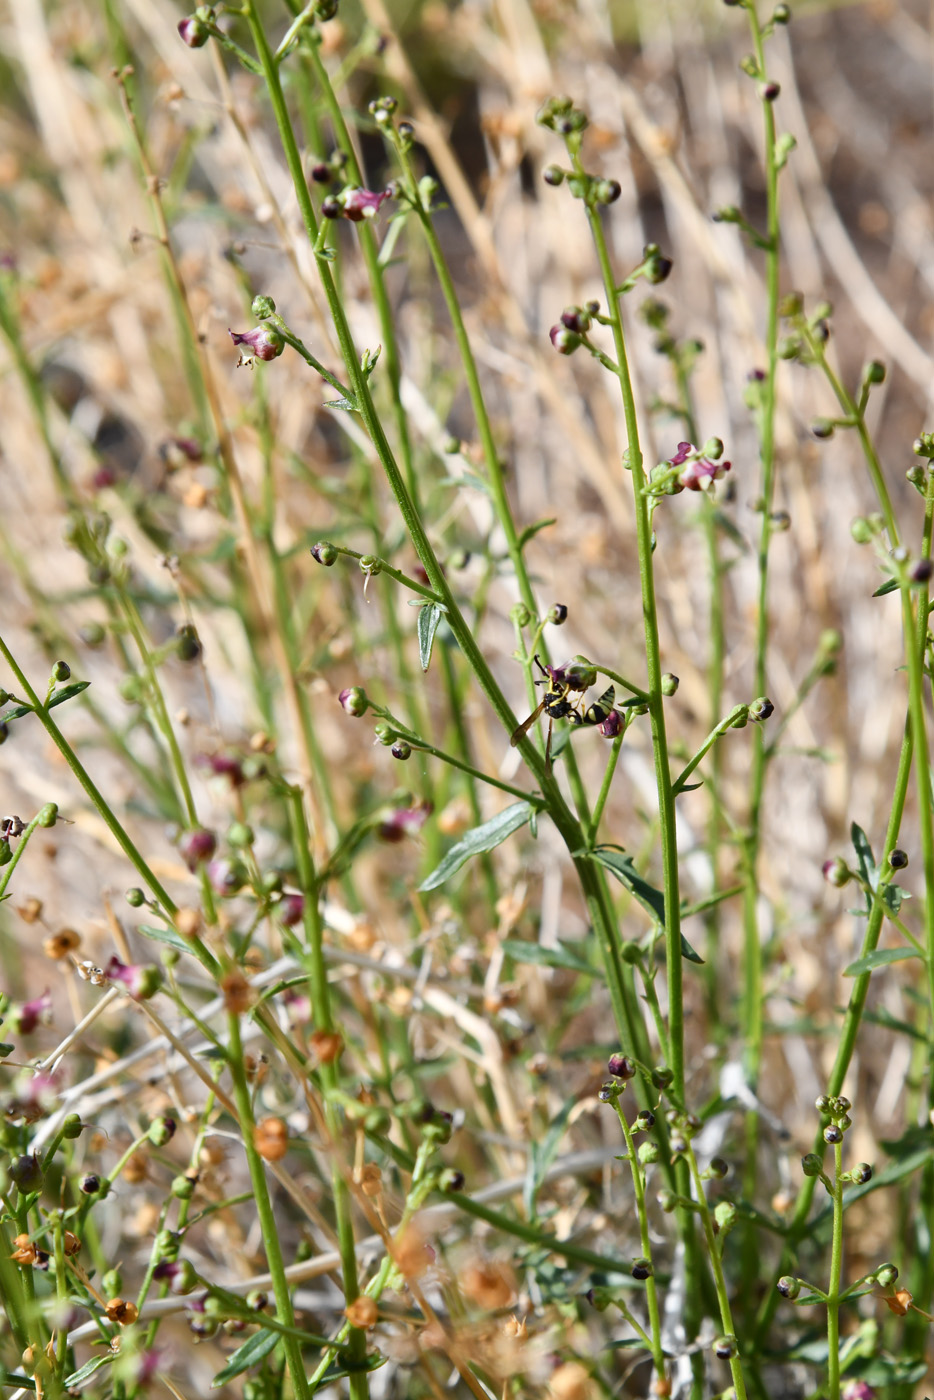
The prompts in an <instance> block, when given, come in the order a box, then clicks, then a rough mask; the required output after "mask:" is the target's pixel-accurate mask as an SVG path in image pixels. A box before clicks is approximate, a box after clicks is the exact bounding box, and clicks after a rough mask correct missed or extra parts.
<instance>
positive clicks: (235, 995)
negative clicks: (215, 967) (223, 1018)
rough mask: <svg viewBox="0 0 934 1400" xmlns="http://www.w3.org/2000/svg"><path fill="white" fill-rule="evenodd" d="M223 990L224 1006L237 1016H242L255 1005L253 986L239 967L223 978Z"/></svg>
mask: <svg viewBox="0 0 934 1400" xmlns="http://www.w3.org/2000/svg"><path fill="white" fill-rule="evenodd" d="M221 991H222V993H223V995H224V1006H225V1007H226V1008H227V1010H228V1011H232V1012H233V1013H234V1015H235V1016H242V1015H243V1014H244V1013H245V1012H247V1011H249V1009H250V1007H251V1006H252V1005H253V1000H254V998H253V988H252V987H251V986H250V984H249V982H248V981H247V979H246V978H245V977H244V975H243V973H242V972H241V971H240V969H239V968H234V969H233V970H232V971H231V972H228V973H225V975H224V976H223V977H222V978H221Z"/></svg>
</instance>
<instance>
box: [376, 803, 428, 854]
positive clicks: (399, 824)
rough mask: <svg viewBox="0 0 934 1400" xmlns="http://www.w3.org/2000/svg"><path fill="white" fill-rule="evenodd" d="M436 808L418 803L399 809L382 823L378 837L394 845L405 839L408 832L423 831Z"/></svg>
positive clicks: (378, 829) (377, 829)
mask: <svg viewBox="0 0 934 1400" xmlns="http://www.w3.org/2000/svg"><path fill="white" fill-rule="evenodd" d="M433 810H434V808H433V806H432V804H431V803H430V802H416V803H415V804H414V806H412V807H397V808H396V809H395V811H394V812H393V813H392V815H391V816H389V817H387V818H386V820H385V821H382V822H380V824H379V826H378V827H377V828H376V831H377V835H378V836H379V837H380V838H381V839H382V840H383V841H388V842H389V843H390V844H394V843H395V842H397V841H402V840H404V839H405V835H406V833H407V832H416V831H419V830H421V828H422V827H423V826H424V825H425V822H426V821H427V820H428V818H429V817H430V816H431V814H432V812H433Z"/></svg>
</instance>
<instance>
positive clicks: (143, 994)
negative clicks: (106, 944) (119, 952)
mask: <svg viewBox="0 0 934 1400" xmlns="http://www.w3.org/2000/svg"><path fill="white" fill-rule="evenodd" d="M104 976H105V977H106V978H107V980H108V981H109V982H122V983H123V985H124V986H125V987H126V989H127V991H128V992H129V994H130V996H131V997H132V998H133V1000H134V1001H148V1000H149V998H150V997H151V996H154V995H155V993H156V992H157V991H158V990H159V988H160V987H161V985H162V973H161V972H160V971H159V969H158V968H157V967H156V966H155V965H154V964H153V963H129V964H128V963H123V962H121V961H120V959H119V958H118V957H116V956H114V957H112V958H111V959H110V962H109V963H108V964H107V966H106V967H105V968H104Z"/></svg>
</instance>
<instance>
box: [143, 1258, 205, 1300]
mask: <svg viewBox="0 0 934 1400" xmlns="http://www.w3.org/2000/svg"><path fill="white" fill-rule="evenodd" d="M152 1276H153V1278H155V1279H158V1280H159V1282H160V1283H168V1285H169V1288H170V1289H171V1291H172V1292H173V1293H190V1292H191V1290H192V1289H193V1288H195V1287H196V1286H197V1283H198V1275H197V1274H196V1273H195V1270H194V1268H193V1266H192V1265H191V1263H189V1261H188V1260H187V1259H161V1260H160V1261H159V1263H158V1264H157V1265H156V1267H155V1268H154V1269H153V1273H152ZM188 1306H189V1307H191V1306H192V1304H190V1303H189V1305H188Z"/></svg>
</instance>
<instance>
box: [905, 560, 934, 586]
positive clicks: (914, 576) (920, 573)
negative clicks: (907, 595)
mask: <svg viewBox="0 0 934 1400" xmlns="http://www.w3.org/2000/svg"><path fill="white" fill-rule="evenodd" d="M932 573H934V564H932V563H931V561H930V559H919V560H918V562H917V564H915V565H914V567H913V568H912V569H911V572H910V573H909V575H908V577H909V578H910V579H911V581H912V583H927V581H928V579H929V578H930V577H931V574H932Z"/></svg>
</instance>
